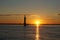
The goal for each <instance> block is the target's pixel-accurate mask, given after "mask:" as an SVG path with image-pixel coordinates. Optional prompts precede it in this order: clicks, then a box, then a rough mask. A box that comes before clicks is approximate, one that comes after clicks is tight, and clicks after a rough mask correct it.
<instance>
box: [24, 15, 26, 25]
mask: <svg viewBox="0 0 60 40" xmlns="http://www.w3.org/2000/svg"><path fill="white" fill-rule="evenodd" d="M24 26H26V16H25V15H24Z"/></svg>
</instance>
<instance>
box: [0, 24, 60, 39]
mask: <svg viewBox="0 0 60 40" xmlns="http://www.w3.org/2000/svg"><path fill="white" fill-rule="evenodd" d="M0 40H60V25H40V26H36V25H35V26H34V25H28V26H26V27H24V26H23V25H0Z"/></svg>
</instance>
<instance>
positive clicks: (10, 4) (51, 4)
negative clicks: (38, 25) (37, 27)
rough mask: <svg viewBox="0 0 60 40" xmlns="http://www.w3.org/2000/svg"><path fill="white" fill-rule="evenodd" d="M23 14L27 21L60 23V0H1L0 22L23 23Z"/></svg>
mask: <svg viewBox="0 0 60 40" xmlns="http://www.w3.org/2000/svg"><path fill="white" fill-rule="evenodd" d="M8 14H9V15H12V16H5V15H8ZM14 14H15V15H14ZM16 14H18V15H16ZM20 14H21V15H20ZM22 14H26V16H27V23H33V21H35V20H40V21H41V22H42V23H43V24H60V15H58V14H60V0H0V23H23V15H22ZM1 15H3V16H1Z"/></svg>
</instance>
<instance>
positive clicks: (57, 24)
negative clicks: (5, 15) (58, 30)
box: [0, 23, 60, 25]
mask: <svg viewBox="0 0 60 40" xmlns="http://www.w3.org/2000/svg"><path fill="white" fill-rule="evenodd" d="M0 25H24V24H21V23H0ZM26 25H35V24H26ZM40 25H60V24H40Z"/></svg>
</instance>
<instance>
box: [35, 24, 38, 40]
mask: <svg viewBox="0 0 60 40" xmlns="http://www.w3.org/2000/svg"><path fill="white" fill-rule="evenodd" d="M35 37H36V38H35V40H39V25H38V24H37V26H36V36H35Z"/></svg>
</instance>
